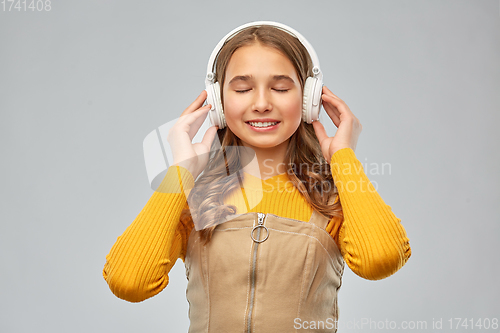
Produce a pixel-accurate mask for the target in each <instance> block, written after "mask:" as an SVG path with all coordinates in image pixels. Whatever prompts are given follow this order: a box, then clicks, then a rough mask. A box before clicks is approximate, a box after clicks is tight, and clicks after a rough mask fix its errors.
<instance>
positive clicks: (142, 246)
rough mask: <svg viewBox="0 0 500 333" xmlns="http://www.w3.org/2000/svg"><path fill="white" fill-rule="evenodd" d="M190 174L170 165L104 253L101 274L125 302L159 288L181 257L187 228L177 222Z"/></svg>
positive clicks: (185, 201)
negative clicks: (121, 232)
mask: <svg viewBox="0 0 500 333" xmlns="http://www.w3.org/2000/svg"><path fill="white" fill-rule="evenodd" d="M193 184H194V180H193V177H192V175H191V174H190V173H189V171H187V170H186V169H184V168H182V167H170V168H169V169H168V170H167V174H166V175H165V177H164V179H163V181H162V184H161V185H160V187H159V188H158V190H157V191H155V192H154V193H153V195H152V196H151V197H150V199H149V200H148V202H147V203H146V206H145V207H144V208H143V209H142V211H141V212H140V213H139V215H138V216H137V217H136V218H135V220H134V221H133V222H132V224H131V225H130V226H129V227H128V228H127V229H126V230H125V232H124V233H123V234H122V235H121V236H119V237H118V239H117V241H116V242H115V244H114V245H113V247H112V248H111V250H110V252H109V254H108V255H107V256H106V263H105V265H104V269H103V277H104V279H105V280H106V282H107V283H108V285H109V288H110V289H111V291H112V292H113V293H114V294H115V295H116V296H117V297H119V298H121V299H124V300H126V301H129V302H141V301H143V300H145V299H147V298H150V297H152V296H154V295H156V294H158V293H159V292H160V291H162V290H163V289H164V288H165V287H166V286H167V284H168V273H169V272H170V269H171V268H172V267H173V265H174V263H175V262H176V260H177V259H178V258H179V257H180V258H182V260H184V255H185V249H186V244H187V235H188V234H189V231H190V228H189V227H188V226H185V225H183V224H182V223H181V222H180V220H179V219H180V216H181V212H182V210H183V209H185V208H187V200H186V196H185V194H184V193H185V191H186V190H188V189H190V188H192V187H193Z"/></svg>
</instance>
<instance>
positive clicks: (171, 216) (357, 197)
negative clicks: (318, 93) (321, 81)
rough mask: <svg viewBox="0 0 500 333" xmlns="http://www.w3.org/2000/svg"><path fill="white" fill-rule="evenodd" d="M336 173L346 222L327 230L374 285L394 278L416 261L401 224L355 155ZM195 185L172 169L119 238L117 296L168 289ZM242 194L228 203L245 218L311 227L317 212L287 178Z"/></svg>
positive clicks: (248, 185)
mask: <svg viewBox="0 0 500 333" xmlns="http://www.w3.org/2000/svg"><path fill="white" fill-rule="evenodd" d="M331 169H332V175H333V179H334V181H335V184H336V186H337V188H338V191H339V197H340V202H341V204H342V210H343V214H344V218H343V220H342V219H339V218H333V219H332V220H331V221H330V223H329V224H328V227H327V231H328V232H329V233H330V235H331V236H332V237H333V239H334V240H335V242H336V243H337V245H338V247H339V249H340V251H341V253H342V256H343V257H344V260H345V261H346V263H347V265H348V266H349V267H350V268H351V269H352V271H353V272H354V273H355V274H357V275H359V276H361V277H363V278H365V279H370V280H378V279H383V278H385V277H388V276H390V275H392V274H394V273H395V272H396V271H398V270H399V269H400V268H401V267H402V266H403V265H404V264H405V263H406V261H407V260H408V258H409V257H410V256H411V248H410V244H409V239H408V237H407V235H406V231H405V229H404V228H403V226H402V225H401V223H400V222H401V220H400V219H398V218H397V217H396V216H395V215H394V213H393V212H392V211H391V207H390V206H388V205H386V204H385V203H384V201H383V200H382V198H381V197H380V195H379V194H378V193H377V192H376V190H375V188H374V187H373V185H372V184H371V183H370V181H369V179H368V177H367V176H366V174H365V173H364V170H363V167H362V165H361V163H360V162H359V160H358V159H357V158H356V156H355V154H354V151H353V150H352V149H350V148H344V149H340V150H338V151H337V152H335V154H333V156H332V159H331ZM193 184H194V180H193V177H192V175H191V174H190V173H189V172H188V171H187V170H186V169H184V168H181V167H171V168H169V169H168V171H167V174H166V176H165V178H164V181H163V182H162V185H161V187H162V188H159V189H158V191H155V192H154V193H153V195H152V196H151V198H150V199H149V201H148V202H147V204H146V206H145V207H144V208H143V209H142V211H141V212H140V213H139V215H138V216H137V217H136V219H135V220H134V222H133V223H132V224H131V225H130V226H129V227H128V228H127V229H126V230H125V232H124V233H123V234H122V235H121V236H120V237H118V239H117V241H116V243H115V244H114V245H113V247H112V248H111V251H110V252H109V254H108V255H107V256H106V263H105V265H104V270H103V276H104V279H105V280H106V281H107V283H108V285H109V287H110V289H111V291H112V292H113V293H114V294H115V295H116V296H117V297H119V298H122V299H124V300H127V301H130V302H140V301H143V300H145V299H147V298H150V297H152V296H154V295H156V294H158V293H159V292H160V291H162V290H163V288H165V287H166V286H167V284H168V273H169V272H170V269H171V268H172V267H173V265H174V263H175V262H176V261H177V259H178V258H181V259H182V260H184V256H185V253H186V245H187V240H188V236H189V233H190V232H191V230H192V228H193V226H192V225H190V226H188V225H183V224H182V223H180V221H179V218H180V214H181V212H182V210H183V209H184V208H187V207H188V206H187V200H186V196H185V194H184V190H185V189H188V188H192V186H193ZM256 185H258V186H256ZM243 187H244V193H245V197H242V196H241V195H238V194H237V193H236V192H235V193H229V194H228V195H226V196H225V198H224V203H225V204H233V205H235V206H236V207H237V213H238V214H239V213H246V212H248V211H250V212H262V213H270V214H275V215H278V216H283V217H288V218H292V219H297V220H301V221H305V222H307V221H309V219H310V217H311V214H312V207H311V206H310V205H309V204H308V203H307V202H306V201H305V199H304V198H303V196H302V195H301V194H300V193H299V191H298V190H297V189H296V188H295V187H294V186H293V185H292V183H291V182H290V181H289V180H288V177H287V175H286V174H282V175H278V176H275V177H272V178H270V179H266V180H265V181H261V180H260V179H259V178H257V177H253V176H251V175H248V174H245V177H244V181H243ZM256 188H258V189H259V190H255V189H256ZM237 192H239V193H241V191H237ZM261 198H262V199H261ZM245 200H247V201H246V202H245ZM249 203H250V206H248V205H249ZM252 203H253V204H252ZM254 204H256V205H255V207H252V206H253V205H254Z"/></svg>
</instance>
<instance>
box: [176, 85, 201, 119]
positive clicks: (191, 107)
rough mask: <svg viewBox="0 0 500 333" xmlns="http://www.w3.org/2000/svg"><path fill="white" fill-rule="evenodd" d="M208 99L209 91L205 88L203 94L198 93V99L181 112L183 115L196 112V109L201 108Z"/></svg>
mask: <svg viewBox="0 0 500 333" xmlns="http://www.w3.org/2000/svg"><path fill="white" fill-rule="evenodd" d="M206 99H207V91H206V90H203V91H202V92H201V94H199V95H198V97H196V99H195V100H194V102H193V103H191V104H190V105H189V106H188V107H187V108H186V109H185V110H184V111H183V112H182V113H181V116H183V115H186V114H189V113H191V112H194V111H196V110H197V109H199V108H200V107H201V106H202V105H203V102H205V100H206Z"/></svg>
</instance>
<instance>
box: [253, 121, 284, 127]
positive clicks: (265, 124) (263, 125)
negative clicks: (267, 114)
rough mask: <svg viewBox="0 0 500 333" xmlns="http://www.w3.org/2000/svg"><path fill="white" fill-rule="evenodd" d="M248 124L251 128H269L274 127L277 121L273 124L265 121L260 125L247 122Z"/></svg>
mask: <svg viewBox="0 0 500 333" xmlns="http://www.w3.org/2000/svg"><path fill="white" fill-rule="evenodd" d="M248 123H249V124H250V125H252V126H253V127H269V126H274V125H276V124H277V123H278V122H277V121H275V122H269V121H266V122H263V123H260V122H253V121H249V122H248Z"/></svg>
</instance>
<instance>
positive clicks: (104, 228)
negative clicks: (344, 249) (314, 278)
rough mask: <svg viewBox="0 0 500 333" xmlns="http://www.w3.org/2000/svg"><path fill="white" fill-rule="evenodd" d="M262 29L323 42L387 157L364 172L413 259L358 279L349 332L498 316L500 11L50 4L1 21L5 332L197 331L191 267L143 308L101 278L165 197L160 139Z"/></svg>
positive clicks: (452, 5)
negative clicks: (381, 275) (217, 49)
mask: <svg viewBox="0 0 500 333" xmlns="http://www.w3.org/2000/svg"><path fill="white" fill-rule="evenodd" d="M254 20H273V21H278V22H282V23H284V24H287V25H290V26H292V27H293V28H295V29H297V30H298V31H299V32H301V33H302V34H303V35H304V36H305V37H306V38H307V39H308V40H309V41H310V42H311V44H312V45H313V46H314V47H315V49H316V51H317V53H318V55H319V58H320V60H321V65H322V69H323V72H324V75H325V84H326V85H327V86H328V87H329V88H330V89H331V90H332V91H333V92H334V93H336V94H337V95H338V96H339V97H340V98H342V99H343V100H344V101H345V102H346V103H347V104H348V106H349V107H350V109H351V110H352V111H353V112H354V114H355V115H356V116H357V117H358V118H359V119H360V121H361V123H362V124H363V132H362V134H361V136H360V139H359V141H358V147H357V149H356V155H357V157H358V159H359V160H360V161H361V162H362V163H364V164H365V163H368V165H370V163H378V164H381V163H390V164H391V172H390V174H389V173H387V172H386V173H385V174H383V175H377V174H370V168H368V169H365V171H366V172H367V174H368V176H369V177H370V179H372V180H373V181H374V182H377V186H378V190H379V193H380V195H381V196H382V198H383V199H384V200H385V202H386V203H387V204H388V205H390V206H391V207H392V209H393V211H394V212H395V214H396V215H397V216H398V217H399V218H401V219H402V223H403V225H404V227H405V228H406V231H407V233H408V235H409V237H410V244H411V246H412V251H413V255H412V257H411V259H410V260H409V261H408V263H407V264H406V266H404V267H403V268H402V269H401V270H400V271H399V272H398V273H397V274H395V275H393V276H391V277H389V278H387V279H384V280H381V281H368V280H364V279H362V278H359V277H358V276H356V275H354V274H353V273H352V272H351V271H350V270H349V269H346V272H345V275H344V280H343V286H342V288H341V291H340V294H339V306H340V318H341V321H343V322H344V323H345V324H346V325H347V323H348V322H351V324H352V325H353V324H354V323H355V321H357V323H358V325H360V323H361V321H362V320H365V321H367V320H372V321H374V322H376V323H378V322H381V321H384V322H385V320H388V321H394V322H395V323H396V324H397V325H398V326H399V325H401V324H402V321H405V320H406V321H415V322H416V321H419V320H420V321H425V322H426V323H427V330H423V331H431V330H432V322H433V320H434V321H437V320H439V319H440V318H442V320H443V329H442V330H439V331H442V332H447V331H450V332H471V331H480V330H479V329H477V328H474V329H471V327H470V326H469V328H467V329H466V328H464V327H459V328H458V329H455V325H456V321H454V322H453V325H454V328H453V329H449V322H448V320H449V319H450V318H455V317H458V318H462V320H463V319H464V318H467V319H474V320H475V322H476V321H477V320H478V319H481V318H483V319H484V318H490V319H492V318H495V317H496V318H500V311H499V310H500V301H499V300H498V296H499V295H500V293H499V291H500V290H499V284H498V275H499V273H500V268H499V260H498V253H499V252H500V246H499V244H498V237H499V215H500V214H499V213H500V212H499V209H498V202H499V201H500V200H499V199H500V196H499V190H498V189H499V185H500V182H499V176H498V170H499V169H500V167H499V166H500V165H499V149H498V142H499V134H498V123H499V120H500V116H499V111H500V98H499V96H500V94H499V87H500V80H499V79H500V67H499V59H500V57H499V56H500V38H499V37H500V29H499V28H500V17H499V2H498V1H496V0H495V1H487V0H480V1H450V0H447V1H444V0H439V1H349V2H348V1H308V2H305V1H293V2H291V1H290V0H288V1H251V2H248V1H247V2H243V3H241V4H240V3H237V2H234V1H204V2H201V1H200V2H198V3H193V2H191V3H190V2H182V3H181V2H175V3H173V2H168V1H75V0H71V1H70V0H66V1H57V0H54V1H52V8H51V11H49V12H31V11H29V12H25V11H11V12H9V11H5V12H4V11H1V12H0V50H1V51H0V110H1V122H0V124H1V125H0V126H1V132H0V135H1V140H0V142H1V143H0V144H1V153H2V163H1V166H0V168H1V172H2V186H1V190H0V191H1V192H0V193H1V200H0V205H1V206H0V208H1V209H0V214H1V215H0V216H1V227H0V270H1V271H0V272H1V275H0V285H1V286H0V293H1V295H0V331H1V332H8V333H11V332H186V330H187V327H188V324H189V323H188V319H187V309H188V305H187V302H186V300H185V286H186V279H185V276H184V266H183V264H182V262H181V261H178V262H177V264H176V266H175V267H174V269H173V270H172V272H171V274H170V278H171V282H170V285H169V286H168V287H167V288H166V289H165V290H164V291H163V292H161V293H160V294H159V295H158V296H156V297H153V298H151V299H149V300H147V301H145V302H142V303H138V304H133V303H128V302H125V301H122V300H120V299H118V298H116V297H115V296H114V295H113V294H112V293H111V292H110V291H109V289H108V286H107V284H106V283H105V281H104V279H103V278H102V268H103V265H104V262H105V255H106V254H107V253H108V252H109V250H110V248H111V246H112V245H113V243H114V242H115V240H116V238H117V237H118V236H119V235H120V234H121V233H122V232H123V231H124V230H125V228H126V227H127V226H128V225H129V224H130V223H132V221H133V220H134V218H135V217H136V216H137V215H138V214H139V212H140V210H141V209H142V207H143V206H144V205H145V203H146V202H147V200H148V199H149V197H150V196H151V194H152V193H153V192H152V190H151V188H150V187H149V184H148V181H147V176H146V169H145V165H144V160H143V155H142V154H143V153H142V141H143V139H144V137H145V136H146V135H147V134H148V133H149V132H150V131H152V130H153V129H155V128H156V127H158V126H160V125H162V124H164V123H166V122H168V121H171V120H172V119H174V118H176V117H177V116H178V115H179V114H180V112H181V111H182V110H183V109H184V108H185V107H187V105H189V104H190V103H191V102H192V100H194V98H196V96H197V95H198V94H199V93H200V92H201V91H202V90H203V89H204V84H203V80H204V75H205V69H206V63H207V60H208V57H209V55H210V52H211V51H212V48H213V47H214V46H215V44H216V43H217V42H218V41H219V39H220V38H221V37H222V36H223V35H225V34H226V33H227V32H229V31H230V30H231V29H233V28H235V27H236V26H239V25H241V24H243V23H246V22H249V21H254ZM330 129H331V132H332V134H333V133H334V126H330ZM415 325H416V323H415ZM469 325H470V321H469ZM372 328H373V326H372ZM415 330H417V329H413V331H415ZM483 330H484V329H483ZM348 331H364V332H370V331H374V332H375V331H379V332H380V331H387V330H386V329H369V326H366V325H365V326H364V327H360V326H358V327H357V328H355V329H342V330H340V332H348ZM397 331H403V330H401V329H399V330H397ZM408 331H409V330H408ZM484 331H499V330H498V329H497V330H492V329H490V330H484Z"/></svg>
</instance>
